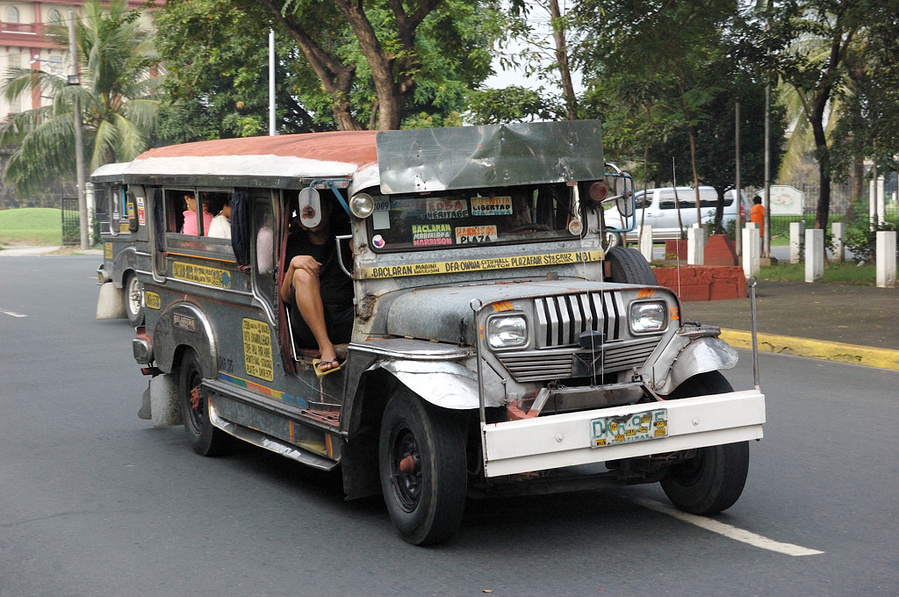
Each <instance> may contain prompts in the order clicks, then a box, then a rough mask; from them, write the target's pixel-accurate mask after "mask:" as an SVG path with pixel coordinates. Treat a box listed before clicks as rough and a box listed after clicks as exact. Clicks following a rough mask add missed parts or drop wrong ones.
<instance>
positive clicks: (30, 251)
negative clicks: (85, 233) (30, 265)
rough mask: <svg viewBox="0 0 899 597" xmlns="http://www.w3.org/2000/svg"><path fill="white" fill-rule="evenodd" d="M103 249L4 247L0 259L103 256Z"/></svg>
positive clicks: (0, 251) (0, 252) (1, 249)
mask: <svg viewBox="0 0 899 597" xmlns="http://www.w3.org/2000/svg"><path fill="white" fill-rule="evenodd" d="M102 254H103V249H82V248H81V247H78V246H69V245H67V246H65V247H62V246H59V245H57V246H51V247H19V246H13V247H2V248H0V257H25V256H35V255H102Z"/></svg>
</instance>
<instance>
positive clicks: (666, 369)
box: [652, 326, 739, 396]
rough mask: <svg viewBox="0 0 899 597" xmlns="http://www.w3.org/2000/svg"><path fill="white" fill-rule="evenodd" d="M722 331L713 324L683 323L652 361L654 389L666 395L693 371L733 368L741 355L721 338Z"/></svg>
mask: <svg viewBox="0 0 899 597" xmlns="http://www.w3.org/2000/svg"><path fill="white" fill-rule="evenodd" d="M720 333H721V330H720V329H719V328H717V327H712V326H684V328H682V329H681V330H679V331H678V333H677V334H675V335H674V336H673V337H672V338H671V341H670V342H669V343H668V345H667V346H665V348H664V349H663V350H662V354H661V355H660V356H659V358H658V360H657V361H656V362H655V363H654V365H653V371H654V373H655V376H654V378H653V381H652V385H653V388H654V389H655V391H656V392H658V393H659V394H661V395H662V396H665V395H666V394H670V393H671V392H673V391H674V389H675V388H677V386H679V385H680V384H682V383H683V382H684V381H686V380H687V379H689V378H691V377H693V376H694V375H698V374H700V373H708V372H710V371H720V370H724V369H733V368H734V367H735V366H736V364H737V361H738V360H739V355H738V354H737V351H736V350H734V349H733V348H732V347H731V346H730V345H728V344H727V343H726V342H725V341H724V340H721V339H720V338H718V334H720ZM660 372H661V373H660Z"/></svg>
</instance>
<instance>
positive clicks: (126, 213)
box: [91, 162, 150, 325]
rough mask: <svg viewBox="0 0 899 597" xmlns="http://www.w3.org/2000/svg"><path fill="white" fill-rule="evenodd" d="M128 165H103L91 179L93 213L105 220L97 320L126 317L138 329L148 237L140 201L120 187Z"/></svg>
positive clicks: (144, 213) (98, 273)
mask: <svg viewBox="0 0 899 597" xmlns="http://www.w3.org/2000/svg"><path fill="white" fill-rule="evenodd" d="M129 165H130V162H118V163H114V164H106V165H105V166H101V167H99V168H97V169H96V170H95V171H94V172H93V174H92V176H91V187H92V190H93V194H94V204H95V205H96V206H97V209H96V212H97V214H98V216H99V215H100V214H103V215H104V216H105V217H103V218H101V230H100V237H101V238H102V239H103V263H101V264H100V266H99V267H98V268H97V283H98V284H99V285H100V294H99V297H98V298H97V319H119V318H122V317H127V318H128V321H129V322H130V323H131V325H140V324H142V323H143V322H144V292H143V287H142V286H141V283H140V279H139V278H138V276H137V272H138V270H144V271H148V270H149V262H150V253H149V252H148V248H147V243H148V241H149V237H148V228H147V219H146V206H145V205H144V203H143V198H141V199H140V200H138V198H137V197H135V196H134V195H133V194H129V193H128V192H127V190H126V185H124V184H123V183H122V171H123V170H124V169H125V168H127V167H128V166H129Z"/></svg>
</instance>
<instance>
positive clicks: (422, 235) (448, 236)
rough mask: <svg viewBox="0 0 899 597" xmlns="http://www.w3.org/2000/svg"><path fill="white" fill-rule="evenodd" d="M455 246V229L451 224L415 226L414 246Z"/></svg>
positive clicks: (413, 233)
mask: <svg viewBox="0 0 899 597" xmlns="http://www.w3.org/2000/svg"><path fill="white" fill-rule="evenodd" d="M451 244H453V229H452V227H450V225H449V224H413V225H412V245H413V246H416V247H424V246H428V245H451Z"/></svg>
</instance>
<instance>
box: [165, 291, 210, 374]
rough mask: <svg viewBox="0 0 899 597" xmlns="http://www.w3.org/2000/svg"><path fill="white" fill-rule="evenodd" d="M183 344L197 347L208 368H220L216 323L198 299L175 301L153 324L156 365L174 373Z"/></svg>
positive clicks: (196, 349) (205, 366)
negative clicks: (177, 355)
mask: <svg viewBox="0 0 899 597" xmlns="http://www.w3.org/2000/svg"><path fill="white" fill-rule="evenodd" d="M179 346H189V347H191V348H193V349H194V351H195V352H196V353H197V356H198V357H199V359H200V363H201V364H202V366H203V370H204V371H206V372H214V371H216V370H217V369H218V350H217V349H216V342H215V336H214V335H213V332H212V325H211V324H210V323H209V318H208V317H207V316H206V314H205V313H204V312H203V310H202V309H200V307H199V306H198V305H196V304H194V303H188V302H179V303H173V304H171V305H169V306H168V307H167V308H166V309H165V311H163V312H162V313H161V314H160V316H159V320H158V321H157V322H156V325H155V326H154V328H153V352H154V355H155V357H156V366H157V367H159V368H160V369H162V370H163V371H165V372H166V373H171V372H172V370H173V369H174V367H175V353H176V352H177V349H178V347H179Z"/></svg>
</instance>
